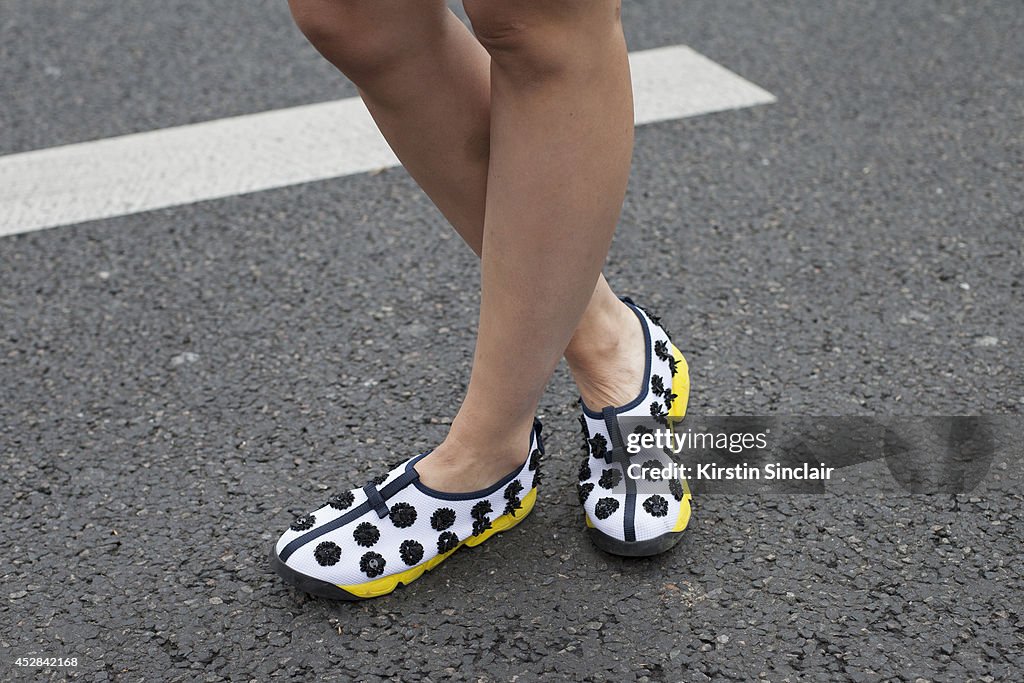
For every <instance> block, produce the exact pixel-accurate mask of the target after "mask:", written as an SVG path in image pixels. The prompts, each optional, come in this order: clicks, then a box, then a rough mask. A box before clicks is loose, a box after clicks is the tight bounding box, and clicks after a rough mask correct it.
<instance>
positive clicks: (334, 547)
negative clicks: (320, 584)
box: [313, 541, 341, 567]
mask: <svg viewBox="0 0 1024 683" xmlns="http://www.w3.org/2000/svg"><path fill="white" fill-rule="evenodd" d="M313 557H315V558H316V561H317V562H319V563H320V566H321V567H330V566H331V565H334V564H338V560H340V559H341V548H340V547H338V544H337V543H332V542H331V541H324V542H323V543H321V544H320V545H318V546H317V547H316V550H314V551H313Z"/></svg>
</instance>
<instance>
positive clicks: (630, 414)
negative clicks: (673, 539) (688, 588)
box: [577, 299, 689, 542]
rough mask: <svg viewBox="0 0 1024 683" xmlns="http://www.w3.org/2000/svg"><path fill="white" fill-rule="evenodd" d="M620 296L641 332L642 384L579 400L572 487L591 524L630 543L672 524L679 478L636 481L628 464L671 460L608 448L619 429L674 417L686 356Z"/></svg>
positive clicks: (684, 385)
mask: <svg viewBox="0 0 1024 683" xmlns="http://www.w3.org/2000/svg"><path fill="white" fill-rule="evenodd" d="M623 301H624V302H625V303H626V305H627V306H629V307H630V309H631V310H632V311H633V312H634V313H635V314H636V315H637V317H638V318H639V319H640V324H641V327H642V328H643V332H644V345H645V349H646V367H645V371H644V380H643V385H642V386H643V388H642V389H641V391H640V393H639V394H638V395H637V396H636V398H634V399H633V400H632V401H630V402H629V403H627V404H626V405H624V406H619V407H615V408H605V409H604V410H603V411H600V412H598V411H595V410H593V409H591V408H589V407H588V406H586V405H585V404H583V402H582V400H581V401H580V403H581V404H582V406H583V413H582V414H581V415H580V428H581V431H582V436H583V440H584V441H583V451H584V456H583V461H582V462H581V464H580V468H579V483H578V485H577V492H578V493H579V498H580V503H581V504H582V505H583V508H584V510H585V512H586V515H587V519H588V522H589V524H590V525H591V526H593V527H595V528H597V529H598V530H599V531H601V532H602V533H604V534H606V535H607V536H610V537H612V538H614V539H618V540H621V541H625V542H635V541H646V540H649V539H653V538H657V537H659V536H662V535H664V534H666V533H669V532H671V531H673V530H675V527H676V525H677V520H678V519H679V517H680V510H681V506H682V505H683V504H684V503H683V498H684V495H685V488H684V483H683V482H682V481H681V480H671V481H650V480H648V481H644V480H639V481H638V480H637V477H636V476H634V477H630V476H628V475H629V472H628V468H629V465H631V464H637V465H641V466H643V467H648V468H651V467H657V468H663V467H665V466H667V465H670V464H671V463H672V459H671V458H670V457H669V455H668V454H666V453H661V452H653V453H652V452H651V451H650V450H645V451H642V452H641V453H639V454H637V455H632V456H628V455H627V454H625V453H622V452H621V451H619V452H617V453H615V454H612V451H613V449H614V447H615V443H616V441H617V440H619V439H622V440H624V439H626V437H627V434H626V430H633V429H635V430H640V429H644V428H650V427H652V426H667V425H668V424H669V417H670V414H671V415H672V416H681V415H682V414H683V413H684V412H685V409H686V402H687V400H688V394H689V376H688V370H687V368H686V362H685V361H684V360H682V357H681V356H676V355H675V354H674V351H675V349H674V347H673V345H672V343H671V341H670V340H669V336H668V333H667V332H666V331H665V329H664V328H663V327H662V326H661V324H660V322H659V321H658V320H657V319H655V318H652V316H650V315H649V314H648V313H647V312H646V311H644V310H643V309H642V308H640V307H639V306H637V305H636V304H634V303H633V302H632V301H630V300H629V299H623ZM616 432H618V433H616ZM655 461H656V462H655ZM635 469H639V468H635ZM633 474H634V475H636V474H637V473H636V471H634V472H633Z"/></svg>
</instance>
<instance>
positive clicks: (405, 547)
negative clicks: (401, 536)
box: [398, 540, 423, 567]
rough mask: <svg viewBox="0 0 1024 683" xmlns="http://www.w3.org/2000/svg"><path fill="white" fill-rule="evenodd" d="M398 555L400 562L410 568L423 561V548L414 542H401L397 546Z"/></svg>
mask: <svg viewBox="0 0 1024 683" xmlns="http://www.w3.org/2000/svg"><path fill="white" fill-rule="evenodd" d="M398 554H399V555H401V556H402V562H405V563H406V564H407V565H409V566H410V567H411V566H413V565H414V564H417V563H418V562H419V561H420V560H422V559H423V546H422V545H420V544H419V543H417V542H416V541H412V540H409V541H402V545H400V546H398Z"/></svg>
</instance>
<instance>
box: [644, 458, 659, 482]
mask: <svg viewBox="0 0 1024 683" xmlns="http://www.w3.org/2000/svg"><path fill="white" fill-rule="evenodd" d="M661 468H662V464H661V462H660V461H659V460H653V459H652V460H648V461H647V462H645V463H644V464H643V465H640V470H641V471H642V472H643V474H644V475H646V476H644V479H647V478H649V477H650V473H651V472H652V471H656V470H661Z"/></svg>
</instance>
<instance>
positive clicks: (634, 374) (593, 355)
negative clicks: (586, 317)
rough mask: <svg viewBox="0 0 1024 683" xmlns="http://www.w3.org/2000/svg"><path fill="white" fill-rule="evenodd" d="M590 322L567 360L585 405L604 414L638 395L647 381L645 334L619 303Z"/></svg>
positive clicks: (583, 328) (567, 356) (580, 331)
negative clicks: (606, 410)
mask: <svg viewBox="0 0 1024 683" xmlns="http://www.w3.org/2000/svg"><path fill="white" fill-rule="evenodd" d="M597 318H598V319H597V320H594V321H587V323H585V324H586V325H587V326H586V327H581V328H580V329H579V330H578V331H577V333H576V335H575V336H574V337H573V340H572V343H571V344H570V345H569V348H568V349H566V360H567V361H568V363H569V369H570V370H571V371H572V376H573V379H574V380H576V387H577V388H578V389H579V392H580V398H581V399H582V400H583V402H584V403H585V404H586V405H588V406H592V407H594V408H595V409H596V410H601V409H602V408H604V407H605V406H621V405H625V404H626V403H628V402H629V401H630V400H632V399H633V397H635V396H636V395H637V392H639V391H640V389H641V386H640V385H641V384H642V383H643V380H644V367H645V362H646V358H645V353H644V331H643V327H642V325H641V324H640V321H639V320H638V319H637V317H636V314H634V313H633V311H632V309H631V308H630V307H629V306H628V305H626V304H625V303H624V302H622V301H620V300H618V299H616V300H615V302H614V304H613V305H611V306H610V307H609V310H607V311H605V312H603V313H602V314H600V315H599V316H597Z"/></svg>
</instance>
